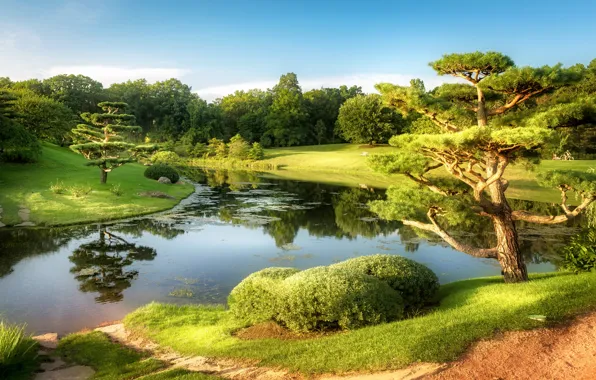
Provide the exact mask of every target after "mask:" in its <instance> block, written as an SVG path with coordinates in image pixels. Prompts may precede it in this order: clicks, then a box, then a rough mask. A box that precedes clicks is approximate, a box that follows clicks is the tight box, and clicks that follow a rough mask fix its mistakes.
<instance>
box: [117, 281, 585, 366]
mask: <svg viewBox="0 0 596 380" xmlns="http://www.w3.org/2000/svg"><path fill="white" fill-rule="evenodd" d="M594 294H596V273H587V274H580V275H572V274H563V273H556V274H554V273H553V274H540V275H532V276H531V281H529V282H527V283H522V284H504V283H503V282H502V279H501V278H500V277H499V278H495V277H493V278H479V279H471V280H466V281H459V282H454V283H451V284H447V285H443V286H442V287H441V290H440V292H439V296H438V300H439V301H440V305H439V306H438V307H437V308H436V309H435V310H434V311H432V312H430V313H428V314H425V315H423V316H420V317H417V318H413V319H408V320H403V321H397V322H393V323H387V324H382V325H378V326H372V327H367V328H362V329H359V330H354V331H350V332H346V333H341V334H336V335H331V336H326V337H320V338H314V339H308V340H294V341H289V340H285V341H284V340H273V339H264V340H240V339H237V338H235V337H234V336H233V335H232V333H233V332H234V331H236V330H237V329H239V328H241V327H242V325H241V324H240V323H239V322H236V321H235V320H233V318H232V317H231V315H230V313H229V311H227V310H225V309H224V308H223V307H210V306H199V305H195V306H176V305H168V304H158V303H152V304H149V305H147V306H144V307H141V308H140V309H138V310H136V311H135V312H133V313H132V314H130V315H128V316H127V317H126V318H125V320H124V323H125V325H126V327H127V328H128V329H130V330H132V331H135V332H136V333H139V334H142V335H145V336H146V337H148V338H150V339H152V340H154V341H156V342H157V343H159V344H160V345H162V346H165V347H171V348H173V349H174V350H176V351H178V352H180V353H182V354H189V355H203V356H210V357H232V358H248V359H257V360H260V364H261V365H263V366H272V367H284V368H288V369H290V370H292V371H300V372H303V373H306V374H314V373H327V372H334V373H341V372H347V371H378V370H386V369H397V368H401V367H405V366H407V365H409V364H411V363H414V362H417V361H424V362H444V361H450V360H454V359H456V358H457V357H458V356H459V355H460V354H462V352H464V351H465V349H466V348H467V347H468V346H469V345H470V344H471V343H472V342H474V341H476V340H478V339H482V338H488V337H491V336H493V335H494V334H495V332H497V331H506V330H519V329H531V328H536V327H540V326H544V325H545V323H546V324H547V325H550V324H553V323H556V322H560V321H561V320H563V319H565V318H567V317H570V316H573V315H576V314H578V313H582V312H585V311H588V310H594V309H596V297H594ZM534 314H537V315H545V316H546V317H547V321H546V322H539V321H536V320H533V319H530V318H528V316H530V315H534Z"/></svg>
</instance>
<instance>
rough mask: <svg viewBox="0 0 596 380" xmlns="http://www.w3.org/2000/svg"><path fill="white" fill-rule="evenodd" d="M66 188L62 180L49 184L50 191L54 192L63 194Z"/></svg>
mask: <svg viewBox="0 0 596 380" xmlns="http://www.w3.org/2000/svg"><path fill="white" fill-rule="evenodd" d="M66 190H67V189H66V186H64V182H62V181H56V182H54V183H51V184H50V191H51V192H52V193H54V194H65V193H66Z"/></svg>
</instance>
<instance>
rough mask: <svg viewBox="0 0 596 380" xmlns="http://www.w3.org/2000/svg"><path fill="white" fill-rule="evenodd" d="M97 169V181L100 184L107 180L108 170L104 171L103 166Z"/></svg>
mask: <svg viewBox="0 0 596 380" xmlns="http://www.w3.org/2000/svg"><path fill="white" fill-rule="evenodd" d="M99 170H100V171H101V177H100V180H99V182H100V183H102V184H103V183H106V182H108V172H106V171H105V170H104V169H103V168H99Z"/></svg>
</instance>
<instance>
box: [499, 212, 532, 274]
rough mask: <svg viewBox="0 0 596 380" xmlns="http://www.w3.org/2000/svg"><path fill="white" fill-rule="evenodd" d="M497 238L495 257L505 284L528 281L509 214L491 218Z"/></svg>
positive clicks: (515, 230) (513, 223)
mask: <svg viewBox="0 0 596 380" xmlns="http://www.w3.org/2000/svg"><path fill="white" fill-rule="evenodd" d="M492 219H493V226H494V228H495V235H496V236H497V255H498V257H497V258H498V260H499V263H500V264H501V273H502V274H503V279H504V280H505V282H523V281H528V270H527V269H526V263H525V262H524V260H523V256H522V253H521V250H520V247H519V240H518V235H517V229H516V228H515V222H514V221H513V219H512V218H511V212H505V213H503V214H500V215H495V216H493V218H492Z"/></svg>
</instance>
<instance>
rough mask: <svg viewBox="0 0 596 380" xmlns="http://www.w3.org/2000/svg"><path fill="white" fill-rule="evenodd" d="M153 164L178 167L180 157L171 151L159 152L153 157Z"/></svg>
mask: <svg viewBox="0 0 596 380" xmlns="http://www.w3.org/2000/svg"><path fill="white" fill-rule="evenodd" d="M151 162H153V163H154V164H167V165H176V164H178V163H180V156H179V155H177V154H176V153H174V152H169V151H163V152H157V153H155V154H154V155H153V156H151Z"/></svg>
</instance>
